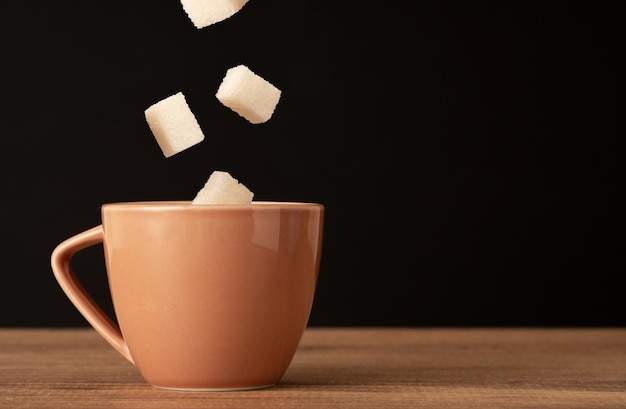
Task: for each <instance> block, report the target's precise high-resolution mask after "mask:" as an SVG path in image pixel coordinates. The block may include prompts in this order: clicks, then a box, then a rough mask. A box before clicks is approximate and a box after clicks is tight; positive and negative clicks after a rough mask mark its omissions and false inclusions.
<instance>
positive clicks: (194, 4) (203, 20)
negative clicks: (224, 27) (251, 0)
mask: <svg viewBox="0 0 626 409" xmlns="http://www.w3.org/2000/svg"><path fill="white" fill-rule="evenodd" d="M247 2H248V0H180V3H181V4H182V6H183V10H185V13H187V16H189V19H190V20H191V22H192V23H193V25H194V26H196V28H204V27H206V26H210V25H211V24H215V23H217V22H219V21H222V20H226V19H227V18H228V17H230V16H232V15H233V14H235V13H237V12H238V11H239V10H241V8H242V7H243V6H244V5H245V4H246V3H247Z"/></svg>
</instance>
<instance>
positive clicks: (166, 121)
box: [145, 92, 204, 158]
mask: <svg viewBox="0 0 626 409" xmlns="http://www.w3.org/2000/svg"><path fill="white" fill-rule="evenodd" d="M145 116H146V121H147V122H148V125H149V126H150V130H151V131H152V133H153V134H154V137H155V139H156V140H157V142H158V144H159V147H160V148H161V150H162V151H163V155H165V157H166V158H168V157H170V156H172V155H175V154H177V153H178V152H180V151H183V150H185V149H187V148H190V147H191V146H193V145H195V144H197V143H199V142H202V141H203V140H204V134H203V133H202V129H200V125H199V124H198V121H197V120H196V117H195V116H194V115H193V112H191V109H190V108H189V105H187V101H186V100H185V96H184V95H183V93H182V92H179V93H177V94H175V95H172V96H170V97H167V98H165V99H163V100H161V101H159V102H157V103H156V104H154V105H152V106H151V107H149V108H148V109H146V111H145Z"/></svg>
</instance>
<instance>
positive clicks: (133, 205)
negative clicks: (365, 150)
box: [101, 200, 324, 211]
mask: <svg viewBox="0 0 626 409" xmlns="http://www.w3.org/2000/svg"><path fill="white" fill-rule="evenodd" d="M101 207H102V209H135V210H136V209H139V208H141V209H145V210H151V209H152V210H165V209H167V210H185V211H190V210H191V211H195V210H218V209H260V208H282V209H285V208H307V207H311V208H319V209H323V208H324V205H322V204H320V203H314V202H289V201H265V200H262V201H252V203H250V204H199V203H198V204H196V203H192V202H191V200H146V201H128V202H112V203H104V204H102V206H101Z"/></svg>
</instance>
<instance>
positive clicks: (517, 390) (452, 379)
mask: <svg viewBox="0 0 626 409" xmlns="http://www.w3.org/2000/svg"><path fill="white" fill-rule="evenodd" d="M69 407H79V408H146V409H148V408H149V409H158V408H179V407H180V408H191V409H193V408H208V407H210V408H266V407H267V408H305V409H306V408H359V409H363V408H509V407H515V408H626V329H620V328H616V329H437V328H431V329H410V328H405V329H402V328H392V329H384V328H356V329H345V328H337V329H332V328H310V329H308V330H307V332H306V333H305V336H304V338H303V340H302V344H301V346H300V348H299V350H298V352H297V353H296V356H295V358H294V360H293V362H292V364H291V366H290V368H289V370H288V372H287V374H286V375H285V377H284V378H283V381H282V382H281V383H280V384H279V385H277V386H275V387H273V388H270V389H264V390H258V391H248V392H219V393H218V392H173V391H166V390H160V389H156V388H154V387H151V386H149V385H148V384H146V383H145V382H144V380H143V378H142V377H141V376H140V375H139V373H138V372H137V370H136V369H135V368H134V367H133V366H132V365H130V364H129V363H128V362H127V361H126V360H124V358H122V357H121V356H119V355H118V354H117V353H116V352H115V351H114V350H113V349H112V348H111V347H110V346H109V345H108V344H106V343H105V342H104V341H103V340H102V339H101V338H100V337H99V336H98V335H97V334H96V333H95V332H94V331H93V330H90V329H1V330H0V408H55V409H58V408H69Z"/></svg>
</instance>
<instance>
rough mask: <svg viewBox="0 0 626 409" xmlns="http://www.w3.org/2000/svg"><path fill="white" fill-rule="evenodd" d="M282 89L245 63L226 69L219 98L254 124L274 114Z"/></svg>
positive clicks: (218, 94)
mask: <svg viewBox="0 0 626 409" xmlns="http://www.w3.org/2000/svg"><path fill="white" fill-rule="evenodd" d="M280 95H281V91H280V90H279V89H278V88H276V87H275V86H274V85H272V84H271V83H269V82H268V81H266V80H265V79H264V78H262V77H260V76H258V75H257V74H255V73H254V72H252V71H251V70H250V69H249V68H248V67H246V66H245V65H238V66H236V67H233V68H230V69H228V70H227V71H226V75H225V76H224V78H223V79H222V83H221V84H220V86H219V88H218V90H217V94H215V96H216V97H217V99H218V100H219V101H220V102H221V103H222V104H223V105H224V106H226V107H228V108H230V109H231V110H233V111H235V112H236V113H237V114H239V115H240V116H242V117H244V118H245V119H247V120H248V121H249V122H251V123H253V124H260V123H263V122H266V121H268V120H269V119H270V118H271V117H272V115H273V114H274V110H275V109H276V105H278V101H279V100H280Z"/></svg>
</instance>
